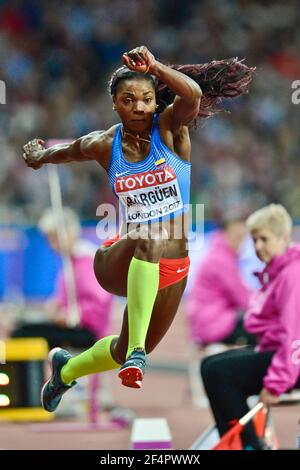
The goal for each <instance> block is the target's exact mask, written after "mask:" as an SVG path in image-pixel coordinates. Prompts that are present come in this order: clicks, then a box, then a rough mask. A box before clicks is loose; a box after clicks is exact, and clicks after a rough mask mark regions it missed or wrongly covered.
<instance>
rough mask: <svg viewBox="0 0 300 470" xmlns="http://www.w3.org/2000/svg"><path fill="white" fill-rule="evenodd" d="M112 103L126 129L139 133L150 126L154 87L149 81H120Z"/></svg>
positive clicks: (153, 111) (154, 107) (154, 100)
mask: <svg viewBox="0 0 300 470" xmlns="http://www.w3.org/2000/svg"><path fill="white" fill-rule="evenodd" d="M113 101H114V105H115V107H116V109H117V112H118V114H119V116H120V119H121V121H122V123H123V124H124V125H125V126H126V128H128V129H131V130H132V131H134V132H136V133H139V132H143V131H145V130H146V129H148V128H149V126H151V125H152V120H153V114H154V113H155V110H156V98H155V89H154V86H153V85H152V83H151V82H150V81H149V80H144V79H128V80H122V81H121V82H120V84H119V85H118V88H117V93H116V96H114V97H113Z"/></svg>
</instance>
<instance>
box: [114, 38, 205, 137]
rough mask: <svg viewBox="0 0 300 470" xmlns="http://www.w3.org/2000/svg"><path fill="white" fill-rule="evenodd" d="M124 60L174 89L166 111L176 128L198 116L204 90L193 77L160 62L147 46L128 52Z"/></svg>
mask: <svg viewBox="0 0 300 470" xmlns="http://www.w3.org/2000/svg"><path fill="white" fill-rule="evenodd" d="M123 60H124V63H125V64H126V65H127V67H128V68H130V69H131V70H136V71H139V72H145V73H150V74H151V75H155V77H156V78H158V79H159V80H160V81H162V82H164V83H165V84H166V85H167V86H168V87H169V88H170V89H171V90H172V91H174V93H175V94H176V97H175V100H174V103H173V104H172V105H170V106H169V107H168V108H167V110H166V111H165V112H167V113H169V114H170V117H171V120H172V127H173V129H174V130H176V129H178V127H180V126H181V125H187V124H189V123H190V122H192V121H193V120H194V119H195V118H196V117H197V115H198V113H199V106H200V100H201V96H202V91H201V88H200V87H199V85H198V84H197V83H196V82H195V81H194V80H193V79H191V78H190V77H188V76H187V75H185V74H184V73H181V72H178V71H177V70H174V69H172V68H171V67H168V66H167V65H164V64H162V63H160V62H158V61H157V60H156V59H155V57H154V55H153V54H152V53H151V52H150V51H149V50H148V49H147V47H145V46H141V47H137V48H135V49H132V50H131V51H130V52H126V53H125V54H124V55H123Z"/></svg>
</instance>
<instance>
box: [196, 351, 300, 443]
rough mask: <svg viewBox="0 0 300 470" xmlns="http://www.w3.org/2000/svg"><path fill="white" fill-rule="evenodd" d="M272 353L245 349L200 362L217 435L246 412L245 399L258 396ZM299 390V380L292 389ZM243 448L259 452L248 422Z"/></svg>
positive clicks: (217, 355)
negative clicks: (246, 446)
mask: <svg viewBox="0 0 300 470" xmlns="http://www.w3.org/2000/svg"><path fill="white" fill-rule="evenodd" d="M273 355H274V351H272V352H271V351H268V352H255V351H254V348H253V347H245V348H240V349H234V350H231V351H226V352H224V353H221V354H215V355H213V356H209V357H207V358H205V359H204V360H203V361H202V364H201V375H202V380H203V384H204V387H205V390H206V393H207V397H208V399H209V402H210V406H211V410H212V412H213V415H214V418H215V421H216V425H217V428H218V431H219V433H220V435H223V434H224V433H225V432H226V431H228V429H230V425H229V422H230V421H232V420H234V419H240V418H241V417H242V416H244V415H245V414H246V413H247V412H248V411H249V407H248V405H247V401H246V400H247V398H248V397H249V396H251V395H258V394H259V392H260V391H261V389H262V388H263V378H264V376H265V375H266V372H267V369H268V367H269V365H270V363H271V360H272V357H273ZM295 387H300V380H299V381H298V383H297V384H296V385H295ZM241 437H242V441H243V444H244V445H246V444H248V445H252V446H253V447H254V448H257V449H259V448H261V442H260V441H259V439H258V438H257V436H256V433H255V430H254V427H253V424H252V422H250V423H249V424H247V425H246V426H245V428H244V431H243V432H242V436H241Z"/></svg>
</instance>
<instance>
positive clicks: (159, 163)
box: [154, 158, 166, 166]
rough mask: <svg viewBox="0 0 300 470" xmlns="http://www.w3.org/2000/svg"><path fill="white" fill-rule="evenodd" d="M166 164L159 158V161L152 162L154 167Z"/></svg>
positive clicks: (163, 159)
mask: <svg viewBox="0 0 300 470" xmlns="http://www.w3.org/2000/svg"><path fill="white" fill-rule="evenodd" d="M165 162H166V159H165V158H160V159H159V160H156V162H154V165H155V166H160V165H162V164H163V163H165Z"/></svg>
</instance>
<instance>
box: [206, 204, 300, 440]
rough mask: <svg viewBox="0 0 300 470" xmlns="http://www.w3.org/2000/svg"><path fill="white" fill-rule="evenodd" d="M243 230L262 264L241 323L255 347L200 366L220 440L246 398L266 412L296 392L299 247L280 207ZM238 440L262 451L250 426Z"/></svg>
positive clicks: (299, 375) (299, 382)
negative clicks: (259, 403) (254, 398)
mask: <svg viewBox="0 0 300 470" xmlns="http://www.w3.org/2000/svg"><path fill="white" fill-rule="evenodd" d="M247 226H248V228H249V230H250V232H251V235H252V238H253V241H254V244H255V250H256V253H257V256H258V257H259V258H260V260H261V261H263V262H265V263H266V267H265V269H264V270H263V272H261V273H258V274H257V275H258V277H259V280H260V282H261V284H262V287H261V289H260V290H259V291H258V292H257V293H255V294H253V297H252V299H251V300H250V305H249V308H248V310H247V312H246V315H245V321H244V324H245V328H246V329H247V330H248V331H249V332H250V333H254V334H256V335H257V341H258V346H257V347H256V348H255V349H253V348H252V347H246V348H241V349H238V350H233V351H228V352H225V353H222V354H216V355H214V356H210V357H208V358H207V359H205V360H204V361H203V363H202V365H201V374H202V379H203V382H204V386H205V389H206V392H207V396H208V398H209V401H210V405H211V408H212V412H213V414H214V417H215V420H216V425H217V427H218V430H219V432H220V435H223V434H224V433H225V432H226V431H227V430H228V429H229V427H230V424H229V423H230V422H231V421H232V420H235V419H239V418H240V417H241V416H243V415H244V414H245V413H246V412H247V411H248V406H247V402H246V399H247V397H249V396H250V395H257V394H260V400H261V401H262V402H264V403H265V405H267V406H270V405H273V404H276V403H277V402H278V401H279V398H280V395H281V394H282V393H284V392H287V391H289V390H291V389H292V388H295V387H300V290H299V287H298V283H297V280H298V279H299V276H300V245H299V244H293V243H291V241H290V236H291V230H292V220H291V217H290V216H289V214H288V213H287V211H286V210H285V208H284V207H282V206H281V205H278V204H271V205H269V206H267V207H264V208H262V209H260V210H258V211H256V212H254V213H253V214H252V215H251V216H250V217H249V218H248V220H247ZM242 440H243V444H244V447H245V448H254V449H262V448H263V446H264V444H263V443H262V442H260V441H259V439H258V438H257V436H256V434H255V431H254V428H253V425H252V423H250V424H248V425H247V426H246V427H245V429H244V431H243V433H242Z"/></svg>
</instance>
